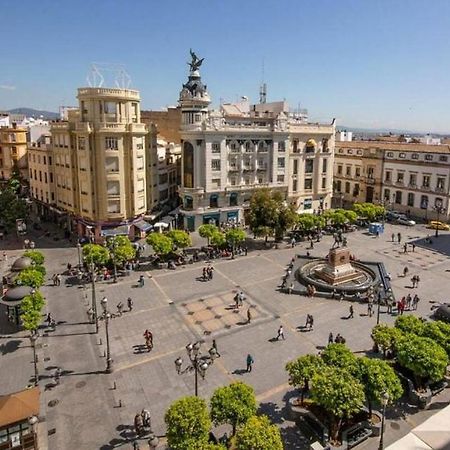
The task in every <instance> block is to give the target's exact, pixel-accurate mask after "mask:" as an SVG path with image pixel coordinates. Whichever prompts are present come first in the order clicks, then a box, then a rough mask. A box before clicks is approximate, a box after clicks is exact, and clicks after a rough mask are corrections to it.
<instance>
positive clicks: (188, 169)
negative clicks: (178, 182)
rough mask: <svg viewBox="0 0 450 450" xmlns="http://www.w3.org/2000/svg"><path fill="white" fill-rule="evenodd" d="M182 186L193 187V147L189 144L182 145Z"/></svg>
mask: <svg viewBox="0 0 450 450" xmlns="http://www.w3.org/2000/svg"><path fill="white" fill-rule="evenodd" d="M183 186H184V187H186V188H193V187H194V147H193V146H192V144H191V143H190V142H185V143H184V144H183Z"/></svg>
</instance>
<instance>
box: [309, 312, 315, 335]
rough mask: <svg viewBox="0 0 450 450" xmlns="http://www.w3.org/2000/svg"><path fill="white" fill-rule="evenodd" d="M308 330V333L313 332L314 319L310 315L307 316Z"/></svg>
mask: <svg viewBox="0 0 450 450" xmlns="http://www.w3.org/2000/svg"><path fill="white" fill-rule="evenodd" d="M309 330H310V331H313V330H314V317H313V315H312V314H310V315H309Z"/></svg>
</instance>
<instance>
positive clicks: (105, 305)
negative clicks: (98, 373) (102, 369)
mask: <svg viewBox="0 0 450 450" xmlns="http://www.w3.org/2000/svg"><path fill="white" fill-rule="evenodd" d="M100 304H101V305H102V308H103V318H104V320H105V332H106V373H111V372H112V371H113V366H112V363H113V361H112V359H111V352H110V348H109V319H110V318H111V313H110V312H109V311H108V299H107V298H106V297H103V298H102V300H101V301H100Z"/></svg>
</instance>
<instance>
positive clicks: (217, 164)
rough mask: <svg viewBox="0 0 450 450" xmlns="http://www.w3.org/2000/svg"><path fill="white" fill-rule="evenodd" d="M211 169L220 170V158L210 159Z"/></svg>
mask: <svg viewBox="0 0 450 450" xmlns="http://www.w3.org/2000/svg"><path fill="white" fill-rule="evenodd" d="M211 169H212V170H220V159H212V160H211Z"/></svg>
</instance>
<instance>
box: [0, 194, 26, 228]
mask: <svg viewBox="0 0 450 450" xmlns="http://www.w3.org/2000/svg"><path fill="white" fill-rule="evenodd" d="M0 211H1V212H2V214H1V218H0V222H1V224H2V225H3V226H4V227H5V228H6V229H7V230H11V229H14V228H15V226H16V220H17V219H25V220H26V218H27V217H28V208H27V204H26V202H25V200H23V199H22V198H20V197H19V196H18V195H17V194H16V192H14V189H13V188H12V187H7V188H4V189H2V190H1V191H0Z"/></svg>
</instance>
